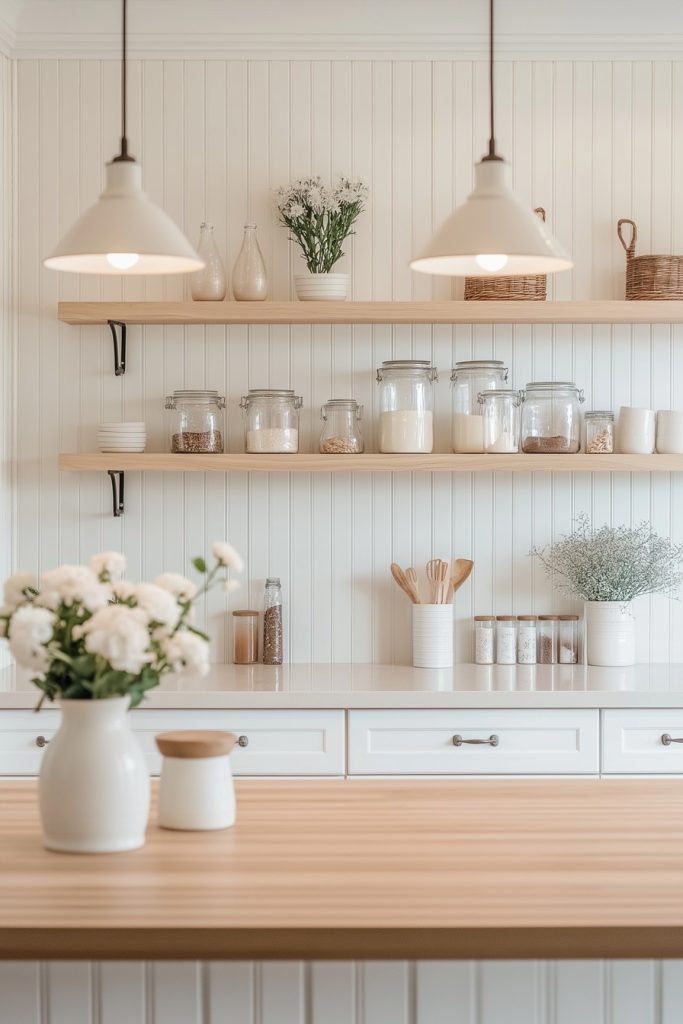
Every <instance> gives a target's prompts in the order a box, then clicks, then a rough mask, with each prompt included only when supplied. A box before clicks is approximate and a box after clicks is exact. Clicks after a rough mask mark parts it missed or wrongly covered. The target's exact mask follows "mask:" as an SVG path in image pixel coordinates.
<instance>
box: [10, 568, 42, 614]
mask: <svg viewBox="0 0 683 1024" xmlns="http://www.w3.org/2000/svg"><path fill="white" fill-rule="evenodd" d="M29 587H32V588H33V589H34V590H37V589H38V581H37V580H36V577H35V575H34V574H33V573H32V572H15V573H14V575H13V576H10V578H9V579H8V580H6V581H5V587H4V596H5V609H4V610H8V611H14V609H15V608H18V607H19V605H20V604H25V603H26V601H27V597H26V594H25V593H24V591H25V590H27V589H28V588H29Z"/></svg>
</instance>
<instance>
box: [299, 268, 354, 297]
mask: <svg viewBox="0 0 683 1024" xmlns="http://www.w3.org/2000/svg"><path fill="white" fill-rule="evenodd" d="M294 284H295V286H296V294H297V298H299V299H301V300H302V301H304V302H329V301H331V300H335V301H342V300H343V299H346V298H348V294H349V275H348V274H295V275H294Z"/></svg>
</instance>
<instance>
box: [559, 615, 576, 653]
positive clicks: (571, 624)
mask: <svg viewBox="0 0 683 1024" xmlns="http://www.w3.org/2000/svg"><path fill="white" fill-rule="evenodd" d="M578 660H579V616H578V615H560V665H576V663H577V661H578Z"/></svg>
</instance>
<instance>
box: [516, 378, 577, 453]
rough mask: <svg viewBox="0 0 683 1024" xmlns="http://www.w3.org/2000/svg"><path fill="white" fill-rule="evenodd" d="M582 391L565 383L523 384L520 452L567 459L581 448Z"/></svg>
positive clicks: (535, 382)
mask: <svg viewBox="0 0 683 1024" xmlns="http://www.w3.org/2000/svg"><path fill="white" fill-rule="evenodd" d="M583 400H584V398H583V391H582V390H581V389H580V388H577V386H576V384H572V383H570V382H568V381H533V382H532V383H531V384H527V386H526V389H525V391H524V404H523V405H522V451H523V452H526V453H527V454H529V455H570V454H573V453H574V452H578V450H579V448H580V447H581V403H582V402H583Z"/></svg>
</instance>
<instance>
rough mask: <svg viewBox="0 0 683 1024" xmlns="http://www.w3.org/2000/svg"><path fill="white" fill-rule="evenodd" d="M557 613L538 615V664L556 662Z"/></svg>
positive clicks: (554, 663)
mask: <svg viewBox="0 0 683 1024" xmlns="http://www.w3.org/2000/svg"><path fill="white" fill-rule="evenodd" d="M558 623H559V616H558V615H539V616H538V662H539V664H540V665H556V664H557V632H558V629H557V627H558Z"/></svg>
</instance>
